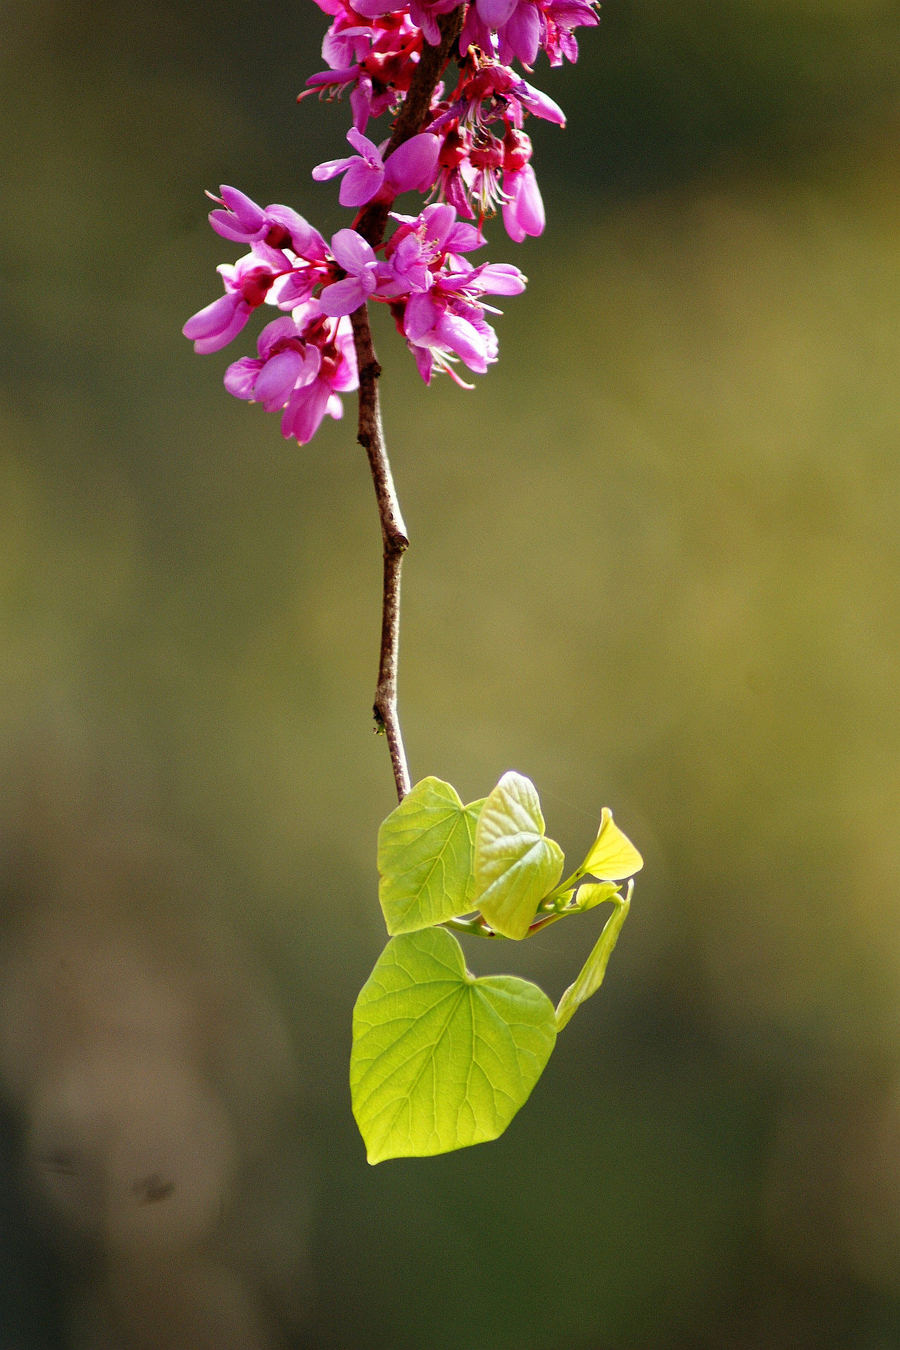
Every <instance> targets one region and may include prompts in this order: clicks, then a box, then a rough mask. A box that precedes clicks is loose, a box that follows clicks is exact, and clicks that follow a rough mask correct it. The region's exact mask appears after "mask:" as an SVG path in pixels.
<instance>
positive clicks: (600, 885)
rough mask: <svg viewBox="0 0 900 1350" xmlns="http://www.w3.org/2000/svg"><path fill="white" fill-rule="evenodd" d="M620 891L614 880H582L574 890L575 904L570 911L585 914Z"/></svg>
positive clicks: (612, 898)
mask: <svg viewBox="0 0 900 1350" xmlns="http://www.w3.org/2000/svg"><path fill="white" fill-rule="evenodd" d="M620 893H621V892H620V890H619V887H618V886H617V885H616V884H615V882H614V881H583V882H582V883H581V885H580V886H579V887H578V890H577V891H576V892H575V898H576V906H575V908H574V909H573V910H572V911H571V912H572V913H573V914H585V913H586V912H587V911H588V910H589V909H594V908H595V907H596V906H597V905H603V904H605V903H606V901H607V900H615V899H616V898H617V897H618V896H619V895H620Z"/></svg>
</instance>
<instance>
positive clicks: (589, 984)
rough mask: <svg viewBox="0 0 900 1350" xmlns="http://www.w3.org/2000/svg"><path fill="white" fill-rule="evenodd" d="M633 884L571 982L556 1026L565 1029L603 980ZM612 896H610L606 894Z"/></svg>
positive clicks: (620, 928) (627, 906)
mask: <svg viewBox="0 0 900 1350" xmlns="http://www.w3.org/2000/svg"><path fill="white" fill-rule="evenodd" d="M632 890H633V886H632V885H631V884H629V886H628V891H627V894H626V895H625V896H624V898H623V899H622V901H621V903H619V904H617V905H616V907H615V909H614V910H613V912H612V914H610V916H609V918H608V919H607V920H606V923H605V924H604V926H603V931H602V933H601V934H600V936H599V938H598V939H597V942H596V944H595V946H594V949H593V951H592V952H591V954H590V956H589V957H588V959H587V960H586V961H585V963H584V965H583V966H582V967H581V970H580V971H579V972H578V975H577V977H576V979H575V980H574V981H573V982H572V984H570V985H569V987H568V989H567V990H566V991H565V993H564V994H563V996H562V998H561V999H560V1000H559V1003H558V1004H557V1007H556V1029H557V1031H562V1029H563V1027H564V1026H565V1025H566V1023H567V1022H568V1021H569V1020H570V1018H571V1017H572V1015H573V1014H574V1013H575V1012H576V1010H577V1009H578V1008H580V1007H581V1005H582V1003H584V1002H586V1000H587V999H589V998H590V997H591V995H592V994H596V992H597V990H598V989H599V988H600V986H601V984H602V983H603V977H604V975H605V974H606V967H607V965H608V964H609V958H610V956H611V955H612V950H613V948H614V947H615V945H616V943H617V942H618V940H619V934H620V933H621V931H622V925H623V924H624V922H625V920H626V919H627V918H628V910H629V909H630V907H631V892H632ZM606 898H609V897H606Z"/></svg>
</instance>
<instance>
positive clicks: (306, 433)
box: [281, 380, 331, 445]
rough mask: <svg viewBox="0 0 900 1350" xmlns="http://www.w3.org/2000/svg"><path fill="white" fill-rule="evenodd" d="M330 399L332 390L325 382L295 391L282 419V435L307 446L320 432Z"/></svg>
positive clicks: (321, 381) (317, 382)
mask: <svg viewBox="0 0 900 1350" xmlns="http://www.w3.org/2000/svg"><path fill="white" fill-rule="evenodd" d="M330 398H331V390H330V389H329V388H328V385H327V384H325V382H324V381H323V380H316V382H315V384H313V385H309V386H308V387H307V388H305V389H297V390H295V391H294V394H293V395H292V397H291V401H290V403H289V404H288V406H287V408H286V409H285V412H284V417H283V418H282V419H281V433H282V435H283V436H286V437H291V436H293V437H294V438H295V439H296V440H297V441H298V442H299V443H300V445H306V444H307V442H308V441H311V440H312V438H313V436H315V434H316V432H317V431H318V429H319V426H320V424H321V421H322V418H323V417H324V416H325V411H326V409H327V407H328V401H329V399H330Z"/></svg>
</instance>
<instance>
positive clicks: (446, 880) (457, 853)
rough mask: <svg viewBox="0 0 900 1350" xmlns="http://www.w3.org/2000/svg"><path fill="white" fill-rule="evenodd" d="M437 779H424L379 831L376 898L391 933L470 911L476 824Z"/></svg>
mask: <svg viewBox="0 0 900 1350" xmlns="http://www.w3.org/2000/svg"><path fill="white" fill-rule="evenodd" d="M483 800H484V799H482V801H477V802H471V803H470V804H469V805H468V806H463V804H462V802H461V801H460V799H459V797H458V795H457V793H456V790H455V789H454V788H452V787H451V786H450V784H449V783H444V782H442V781H441V779H440V778H423V779H422V781H421V782H420V783H416V785H415V787H414V788H413V789H412V790H411V791H410V792H408V793H407V795H406V796H405V797H404V799H403V801H402V802H401V803H400V805H399V806H398V807H396V808H395V810H393V811H392V812H391V814H390V815H389V816H388V818H387V820H385V822H384V823H383V825H382V826H381V829H380V830H379V831H378V871H379V874H380V880H379V883H378V898H379V900H380V901H381V908H382V911H383V912H384V921H385V923H386V924H387V930H388V932H389V933H391V934H396V933H413V932H416V931H417V930H418V929H420V928H431V927H432V926H433V925H434V924H437V923H443V922H444V921H445V920H446V919H452V918H454V917H455V916H456V915H457V914H465V913H467V912H468V911H469V910H471V909H474V907H475V906H474V903H473V897H474V892H475V880H474V875H473V872H474V856H475V845H474V838H475V824H476V821H477V820H478V813H479V812H480V810H481V807H482V802H483Z"/></svg>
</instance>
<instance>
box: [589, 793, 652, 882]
mask: <svg viewBox="0 0 900 1350" xmlns="http://www.w3.org/2000/svg"><path fill="white" fill-rule="evenodd" d="M643 865H644V860H643V858H642V857H641V855H640V854H639V853H638V851H637V849H636V848H635V846H634V844H633V843H632V842H631V840H630V839H629V838H628V837H627V835H625V834H623V833H622V831H621V830H620V829H619V827H618V825H617V824H616V823H615V821H614V820H613V818H612V811H610V809H609V807H608V806H604V808H603V810H602V812H601V814H600V829H599V830H598V831H597V838H596V839H595V840H594V842H593V844H592V845H591V850H590V852H589V853H588V855H587V857H586V858H585V860H584V862H583V863H582V864H581V867H580V868H579V869H578V870H579V872H581V874H582V875H585V874H586V875H588V876H592V877H597V878H598V879H599V880H601V881H624V880H625V878H626V877H632V876H634V874H635V872H639V871H640V870H641V868H642V867H643Z"/></svg>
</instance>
